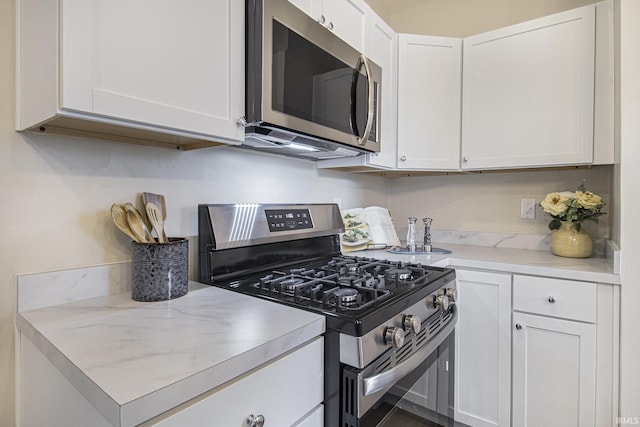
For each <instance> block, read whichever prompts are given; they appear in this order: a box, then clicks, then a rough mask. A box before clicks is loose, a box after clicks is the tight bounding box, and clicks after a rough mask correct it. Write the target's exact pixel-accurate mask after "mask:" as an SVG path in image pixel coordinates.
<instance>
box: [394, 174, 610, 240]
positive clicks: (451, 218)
mask: <svg viewBox="0 0 640 427" xmlns="http://www.w3.org/2000/svg"><path fill="white" fill-rule="evenodd" d="M611 176H612V167H611V166H598V167H593V168H591V169H569V170H563V171H553V172H549V171H518V172H490V173H471V174H462V175H446V176H445V175H443V176H427V177H420V176H416V177H405V178H395V179H391V180H390V183H389V206H390V207H391V208H392V209H393V216H394V219H395V222H396V224H398V228H399V233H401V231H400V229H401V228H403V226H404V225H405V223H406V218H408V217H409V216H415V217H417V218H424V217H430V218H433V228H434V229H438V230H462V231H483V232H499V233H517V234H547V233H549V229H548V224H549V221H550V219H551V218H550V217H549V216H548V215H545V214H544V213H543V211H542V209H541V208H539V207H538V208H537V209H536V219H521V218H520V199H521V198H523V197H525V198H535V199H536V202H537V203H540V201H541V200H542V199H543V198H544V196H545V195H546V194H547V193H550V192H553V191H575V189H576V187H577V186H578V185H579V184H580V182H581V180H582V179H586V180H587V188H588V189H589V190H590V191H593V192H594V193H597V194H599V195H600V196H602V197H603V199H604V200H605V202H607V203H609V201H610V197H611V185H612V184H611ZM604 210H605V211H606V212H608V209H607V208H605V209H604ZM584 229H585V230H586V231H588V232H589V233H590V234H591V235H592V237H594V238H600V237H606V238H608V237H609V215H605V216H602V217H601V218H600V221H599V223H598V224H593V223H590V222H586V223H585V227H584ZM436 243H437V242H436Z"/></svg>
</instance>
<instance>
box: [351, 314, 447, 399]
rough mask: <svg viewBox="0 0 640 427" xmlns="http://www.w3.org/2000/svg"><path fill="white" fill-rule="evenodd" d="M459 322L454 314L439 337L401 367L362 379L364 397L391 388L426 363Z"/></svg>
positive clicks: (433, 339)
mask: <svg viewBox="0 0 640 427" xmlns="http://www.w3.org/2000/svg"><path fill="white" fill-rule="evenodd" d="M457 320H458V316H457V313H454V318H453V319H451V320H450V321H449V323H447V325H446V326H445V327H444V328H442V329H441V330H440V332H439V333H438V335H437V336H436V337H434V338H432V339H431V340H430V341H429V342H427V343H426V344H425V345H424V346H423V347H422V348H421V349H420V350H418V351H417V352H415V353H414V354H413V356H411V357H410V358H409V359H407V360H405V361H404V362H402V363H401V364H399V365H396V366H394V367H393V368H391V369H389V370H388V371H384V372H382V373H380V374H377V375H374V376H371V377H368V378H363V379H362V391H363V396H369V395H372V394H374V393H377V392H379V391H380V390H385V389H389V388H391V386H392V385H394V384H395V383H397V382H398V381H399V380H401V379H402V378H404V377H405V376H406V375H407V374H409V373H411V372H412V371H413V370H414V369H416V368H417V367H418V366H420V364H421V363H422V362H424V361H425V359H426V358H427V357H429V355H430V354H431V353H432V352H433V351H434V350H435V349H437V348H438V346H439V345H440V344H442V341H444V338H446V337H448V336H449V334H450V333H451V332H452V331H453V329H454V328H455V326H456V322H457Z"/></svg>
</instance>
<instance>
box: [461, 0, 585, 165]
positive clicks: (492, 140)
mask: <svg viewBox="0 0 640 427" xmlns="http://www.w3.org/2000/svg"><path fill="white" fill-rule="evenodd" d="M594 44H595V6H594V5H590V6H586V7H582V8H578V9H574V10H570V11H567V12H562V13H558V14H555V15H550V16H547V17H544V18H540V19H536V20H532V21H528V22H525V23H522V24H516V25H513V26H510V27H506V28H502V29H499V30H495V31H491V32H488V33H484V34H480V35H476V36H472V37H468V38H466V39H464V71H463V87H464V93H463V101H462V117H463V120H462V122H463V126H462V156H463V161H462V168H463V169H496V168H515V167H536V166H553V165H571V164H589V163H591V162H592V160H593V111H594V109H593V108H594V105H593V99H594Z"/></svg>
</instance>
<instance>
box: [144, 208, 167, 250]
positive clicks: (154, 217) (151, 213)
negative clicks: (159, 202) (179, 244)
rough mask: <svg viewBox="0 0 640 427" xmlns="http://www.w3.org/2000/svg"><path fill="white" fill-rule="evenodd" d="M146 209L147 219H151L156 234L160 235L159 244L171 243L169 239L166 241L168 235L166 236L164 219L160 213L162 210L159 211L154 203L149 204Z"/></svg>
mask: <svg viewBox="0 0 640 427" xmlns="http://www.w3.org/2000/svg"><path fill="white" fill-rule="evenodd" d="M145 209H146V210H147V217H149V221H151V225H153V229H154V230H156V233H157V234H158V242H159V243H169V239H166V237H165V236H166V234H164V221H163V219H162V212H160V209H158V207H157V206H156V205H155V204H153V203H147V205H146V206H145Z"/></svg>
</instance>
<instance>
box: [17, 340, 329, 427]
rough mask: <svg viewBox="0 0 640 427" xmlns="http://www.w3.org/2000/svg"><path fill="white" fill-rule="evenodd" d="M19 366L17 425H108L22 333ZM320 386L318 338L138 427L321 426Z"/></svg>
mask: <svg viewBox="0 0 640 427" xmlns="http://www.w3.org/2000/svg"><path fill="white" fill-rule="evenodd" d="M18 365H19V369H20V388H19V402H20V403H19V415H18V423H17V425H18V426H21V427H40V426H52V427H68V426H92V427H94V426H95V427H108V426H111V425H112V424H111V423H109V422H108V421H107V420H106V419H105V418H104V417H103V416H102V415H101V414H100V412H99V411H98V409H96V407H94V406H93V405H92V404H91V403H90V402H89V401H88V400H87V398H86V397H85V396H84V395H83V393H82V392H80V391H79V390H78V389H76V387H75V386H74V385H72V384H71V383H70V382H69V381H68V380H67V379H66V378H65V377H64V376H63V374H62V373H61V372H60V371H58V369H57V368H56V367H55V366H54V365H53V364H52V363H51V362H50V361H49V360H48V359H47V358H46V357H45V356H44V355H43V354H42V353H41V352H40V351H39V350H38V349H37V348H36V347H35V346H34V345H33V344H32V343H31V342H30V341H29V340H28V339H27V338H26V337H25V336H23V335H20V359H19V363H18ZM323 384H324V339H323V338H322V337H318V338H316V339H314V340H313V341H311V342H310V343H309V344H306V345H305V346H303V347H300V348H298V349H297V350H295V351H292V352H290V353H287V354H285V355H283V356H281V357H279V358H276V359H275V360H272V361H270V362H267V363H266V364H264V365H262V366H259V367H257V368H255V369H254V370H252V371H250V372H248V373H246V374H245V375H242V376H241V377H239V378H237V379H235V380H232V381H231V382H230V383H227V384H223V385H222V386H219V387H217V388H215V389H212V390H210V391H208V392H206V393H204V394H202V395H200V396H198V397H195V398H193V399H192V400H190V401H187V402H184V403H183V404H181V405H178V406H177V407H175V408H173V409H171V408H162V409H161V410H162V411H165V410H166V412H163V413H158V414H157V415H156V416H154V417H153V418H151V419H150V420H148V421H146V422H144V423H142V424H140V426H147V427H148V426H162V427H171V426H176V427H191V426H198V427H199V426H221V427H222V426H224V427H236V426H237V427H241V426H242V427H248V426H251V425H252V424H251V423H248V422H247V419H248V418H249V417H250V416H253V417H254V419H257V418H258V417H259V416H262V417H263V419H264V424H263V425H264V427H288V426H295V427H322V426H323V425H324V407H323V405H322V401H323V398H324V386H323ZM177 388H180V387H179V386H178V387H177ZM84 392H87V390H84ZM89 393H91V390H89ZM134 406H135V405H134ZM124 409H125V410H127V408H124ZM133 410H134V411H135V410H136V409H133ZM158 412H160V411H158ZM121 425H122V427H126V426H128V425H131V424H127V423H123V424H121ZM255 425H256V426H257V425H259V424H257V423H256V424H255Z"/></svg>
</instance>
